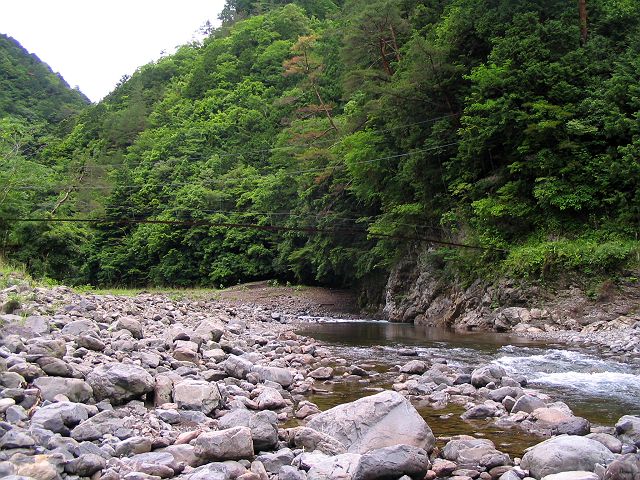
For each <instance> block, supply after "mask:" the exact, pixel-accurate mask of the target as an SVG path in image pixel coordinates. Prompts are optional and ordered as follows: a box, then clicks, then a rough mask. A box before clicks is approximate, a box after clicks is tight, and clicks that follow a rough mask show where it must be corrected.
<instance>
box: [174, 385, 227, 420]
mask: <svg viewBox="0 0 640 480" xmlns="http://www.w3.org/2000/svg"><path fill="white" fill-rule="evenodd" d="M220 400H221V397H220V391H219V390H218V386H217V385H216V384H215V383H209V382H206V381H204V380H184V381H182V382H180V383H178V384H176V385H174V387H173V401H174V402H175V403H176V404H177V405H178V408H182V409H185V410H198V411H200V412H202V413H204V414H205V415H209V414H210V413H211V412H213V411H214V410H215V409H216V408H217V407H218V405H220Z"/></svg>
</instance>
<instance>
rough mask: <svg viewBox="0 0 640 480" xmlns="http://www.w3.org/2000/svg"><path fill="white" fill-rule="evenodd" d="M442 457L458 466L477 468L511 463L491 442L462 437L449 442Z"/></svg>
mask: <svg viewBox="0 0 640 480" xmlns="http://www.w3.org/2000/svg"><path fill="white" fill-rule="evenodd" d="M442 456H443V457H444V458H445V459H446V460H449V461H451V462H454V463H455V464H456V465H458V466H463V467H468V468H477V467H478V466H480V465H483V466H488V465H489V464H492V465H491V467H490V468H493V467H495V466H498V465H504V464H508V463H510V459H509V457H508V455H506V454H503V453H501V452H500V451H498V450H496V447H495V445H494V444H493V442H492V441H491V440H487V439H484V438H480V439H478V438H473V437H466V436H462V437H460V438H456V439H453V440H450V441H449V442H447V444H446V445H445V446H444V448H443V450H442Z"/></svg>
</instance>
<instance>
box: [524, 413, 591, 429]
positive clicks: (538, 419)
mask: <svg viewBox="0 0 640 480" xmlns="http://www.w3.org/2000/svg"><path fill="white" fill-rule="evenodd" d="M530 419H531V420H532V421H534V422H535V424H536V426H538V427H541V428H543V429H546V430H549V431H550V432H551V433H552V434H553V435H562V434H567V435H586V434H587V433H589V431H590V429H591V425H590V423H589V421H588V420H587V419H586V418H582V417H576V416H575V415H573V413H572V412H571V411H570V410H568V409H566V410H565V409H560V408H547V407H545V408H536V409H535V410H534V411H533V412H532V413H531V416H530Z"/></svg>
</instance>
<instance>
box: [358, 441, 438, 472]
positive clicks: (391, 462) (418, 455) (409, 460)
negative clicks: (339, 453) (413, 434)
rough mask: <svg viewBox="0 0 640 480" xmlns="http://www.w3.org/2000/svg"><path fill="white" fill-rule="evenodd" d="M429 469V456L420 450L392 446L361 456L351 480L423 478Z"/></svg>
mask: <svg viewBox="0 0 640 480" xmlns="http://www.w3.org/2000/svg"><path fill="white" fill-rule="evenodd" d="M430 467H431V463H430V462H429V455H428V454H427V452H425V451H424V450H423V449H422V448H418V447H413V446H411V445H394V446H392V447H384V448H379V449H377V450H371V451H369V452H367V453H365V454H364V455H362V457H361V458H360V462H359V463H358V467H357V468H356V471H355V473H354V474H353V480H378V479H386V478H398V477H401V476H402V475H408V476H410V477H416V478H423V477H424V476H425V474H426V473H427V471H428V470H429V468H430Z"/></svg>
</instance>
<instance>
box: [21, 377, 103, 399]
mask: <svg viewBox="0 0 640 480" xmlns="http://www.w3.org/2000/svg"><path fill="white" fill-rule="evenodd" d="M33 386H34V387H36V388H37V389H38V390H40V395H41V396H42V398H43V399H44V400H49V401H50V402H52V401H53V400H54V397H55V396H56V395H64V396H65V397H67V398H68V399H69V400H70V401H72V402H79V403H86V402H87V401H88V400H89V399H90V398H91V397H93V389H92V388H91V386H89V384H88V383H87V382H85V381H84V380H80V379H78V378H63V377H39V378H37V379H36V380H35V381H34V382H33Z"/></svg>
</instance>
